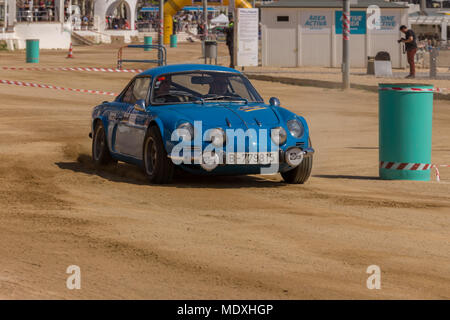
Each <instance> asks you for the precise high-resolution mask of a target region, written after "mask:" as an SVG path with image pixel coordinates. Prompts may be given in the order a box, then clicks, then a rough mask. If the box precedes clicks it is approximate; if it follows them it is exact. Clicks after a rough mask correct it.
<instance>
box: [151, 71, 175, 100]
mask: <svg viewBox="0 0 450 320" xmlns="http://www.w3.org/2000/svg"><path fill="white" fill-rule="evenodd" d="M171 84H172V81H171V79H170V78H167V77H164V76H163V77H159V78H158V79H156V82H155V96H154V97H155V102H157V103H166V102H181V100H180V98H179V97H177V96H175V95H171V94H170V86H171Z"/></svg>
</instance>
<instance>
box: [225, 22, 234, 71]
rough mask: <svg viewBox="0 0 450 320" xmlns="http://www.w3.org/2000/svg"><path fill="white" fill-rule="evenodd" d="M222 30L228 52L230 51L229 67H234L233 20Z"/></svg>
mask: <svg viewBox="0 0 450 320" xmlns="http://www.w3.org/2000/svg"><path fill="white" fill-rule="evenodd" d="M224 31H225V35H226V44H227V47H228V52H229V53H230V68H234V22H233V21H232V20H231V21H230V23H229V25H228V27H227V28H225V30H224Z"/></svg>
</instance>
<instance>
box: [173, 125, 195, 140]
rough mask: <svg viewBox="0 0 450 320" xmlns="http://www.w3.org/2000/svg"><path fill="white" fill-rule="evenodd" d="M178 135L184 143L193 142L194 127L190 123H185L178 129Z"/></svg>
mask: <svg viewBox="0 0 450 320" xmlns="http://www.w3.org/2000/svg"><path fill="white" fill-rule="evenodd" d="M176 131H177V135H178V137H179V138H181V139H183V141H191V140H192V139H194V127H193V126H192V124H190V123H189V122H183V123H182V124H180V125H179V126H178V128H177V130H176Z"/></svg>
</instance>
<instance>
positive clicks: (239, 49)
mask: <svg viewBox="0 0 450 320" xmlns="http://www.w3.org/2000/svg"><path fill="white" fill-rule="evenodd" d="M258 22H259V19H258V9H241V8H239V9H237V10H236V25H235V54H236V65H237V66H241V67H246V66H258V51H259V50H258V26H259V23H258Z"/></svg>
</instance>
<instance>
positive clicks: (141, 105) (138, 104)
mask: <svg viewBox="0 0 450 320" xmlns="http://www.w3.org/2000/svg"><path fill="white" fill-rule="evenodd" d="M146 108H147V106H146V104H145V100H144V99H141V100H138V101H136V103H135V104H134V110H136V111H141V112H145V110H146Z"/></svg>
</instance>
